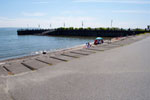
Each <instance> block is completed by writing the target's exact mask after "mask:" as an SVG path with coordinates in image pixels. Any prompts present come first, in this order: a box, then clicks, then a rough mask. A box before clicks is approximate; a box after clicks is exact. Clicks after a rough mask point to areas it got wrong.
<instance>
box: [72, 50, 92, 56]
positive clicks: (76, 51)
mask: <svg viewBox="0 0 150 100" xmlns="http://www.w3.org/2000/svg"><path fill="white" fill-rule="evenodd" d="M70 53H75V54H81V55H85V56H86V55H90V54H91V53H90V52H84V51H81V50H74V51H71V52H70Z"/></svg>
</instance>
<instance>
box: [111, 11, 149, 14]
mask: <svg viewBox="0 0 150 100" xmlns="http://www.w3.org/2000/svg"><path fill="white" fill-rule="evenodd" d="M112 12H113V13H129V14H130V13H131V14H150V11H145V10H115V11H112Z"/></svg>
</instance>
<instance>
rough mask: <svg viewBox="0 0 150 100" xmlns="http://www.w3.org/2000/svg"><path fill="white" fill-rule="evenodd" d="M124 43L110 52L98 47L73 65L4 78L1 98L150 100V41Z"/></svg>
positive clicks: (71, 62)
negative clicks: (100, 49)
mask: <svg viewBox="0 0 150 100" xmlns="http://www.w3.org/2000/svg"><path fill="white" fill-rule="evenodd" d="M128 41H129V40H128ZM128 41H126V43H127V42H128ZM132 41H133V40H132ZM124 42H125V41H123V42H122V46H121V47H120V46H119V47H118V43H117V42H116V43H114V44H113V45H114V47H113V46H112V45H111V46H112V47H113V48H114V49H111V50H106V51H97V50H99V48H98V47H95V52H97V53H93V54H90V55H88V56H84V55H83V56H84V57H79V58H77V59H73V60H71V61H69V62H62V63H58V64H56V65H53V66H49V67H44V68H41V69H39V70H35V71H29V72H27V73H22V74H16V75H14V76H7V77H1V79H0V83H1V85H0V90H1V91H3V92H0V98H3V99H2V100H149V99H150V78H149V76H150V60H149V59H150V54H149V51H150V44H149V43H150V38H146V39H144V40H141V41H137V42H135V43H132V44H130V45H126V46H123V45H124ZM129 43H131V41H130V42H129ZM119 44H121V42H120V43H119ZM116 46H117V47H116ZM112 47H111V48H112ZM108 48H109V47H108ZM89 51H93V50H89ZM66 55H67V54H66ZM79 56H81V55H80V54H79ZM28 63H29V62H28Z"/></svg>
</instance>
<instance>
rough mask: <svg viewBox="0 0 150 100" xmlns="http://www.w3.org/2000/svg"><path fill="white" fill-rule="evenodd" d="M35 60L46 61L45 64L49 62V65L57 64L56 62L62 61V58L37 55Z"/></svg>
mask: <svg viewBox="0 0 150 100" xmlns="http://www.w3.org/2000/svg"><path fill="white" fill-rule="evenodd" d="M36 60H37V61H41V62H44V63H47V64H49V65H55V64H57V63H60V62H62V60H58V59H54V58H50V56H49V57H39V58H36Z"/></svg>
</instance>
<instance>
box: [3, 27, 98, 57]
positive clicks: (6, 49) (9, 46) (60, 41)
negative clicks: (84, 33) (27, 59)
mask: <svg viewBox="0 0 150 100" xmlns="http://www.w3.org/2000/svg"><path fill="white" fill-rule="evenodd" d="M94 39H95V37H85V38H84V37H51V36H18V35H17V29H16V28H0V60H5V59H10V58H16V57H22V56H27V55H32V54H35V52H40V51H44V50H46V51H54V50H56V49H63V48H69V47H73V46H76V45H81V44H85V43H86V42H93V40H94Z"/></svg>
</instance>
